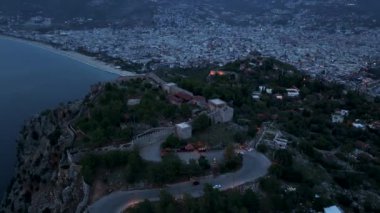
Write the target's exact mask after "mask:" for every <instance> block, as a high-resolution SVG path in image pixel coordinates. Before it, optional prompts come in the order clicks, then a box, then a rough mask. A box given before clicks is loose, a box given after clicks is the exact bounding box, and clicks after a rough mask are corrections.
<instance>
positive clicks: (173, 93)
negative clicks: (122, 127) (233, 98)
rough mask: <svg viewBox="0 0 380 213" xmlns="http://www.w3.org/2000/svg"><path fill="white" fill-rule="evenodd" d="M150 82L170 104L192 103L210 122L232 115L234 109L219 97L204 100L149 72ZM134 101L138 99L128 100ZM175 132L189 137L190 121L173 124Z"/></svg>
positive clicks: (184, 137)
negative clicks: (163, 93)
mask: <svg viewBox="0 0 380 213" xmlns="http://www.w3.org/2000/svg"><path fill="white" fill-rule="evenodd" d="M146 76H147V77H148V78H149V79H150V80H151V81H152V82H154V83H155V84H157V85H158V86H159V87H160V88H161V89H162V90H163V91H164V92H165V93H166V95H167V98H168V100H169V102H170V103H171V104H174V105H181V104H192V105H194V106H197V107H199V108H200V109H201V113H205V114H206V115H207V116H208V117H209V118H210V120H211V122H212V123H227V122H230V121H232V119H233V117H234V109H233V108H232V107H230V106H229V105H228V104H227V103H226V102H225V101H223V100H221V99H210V100H206V98H205V97H203V96H195V95H194V94H193V93H192V92H190V91H187V90H185V89H183V88H181V87H179V86H178V85H177V84H176V83H172V82H169V83H167V82H165V81H163V80H162V79H161V78H159V77H158V76H157V75H155V74H153V73H149V74H147V75H146ZM129 102H132V103H135V102H138V100H134V99H133V100H129V101H128V103H129ZM175 132H176V135H177V136H178V138H179V139H183V140H186V139H189V138H191V137H192V121H190V122H183V123H179V124H176V125H175Z"/></svg>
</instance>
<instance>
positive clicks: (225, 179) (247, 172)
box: [87, 151, 271, 213]
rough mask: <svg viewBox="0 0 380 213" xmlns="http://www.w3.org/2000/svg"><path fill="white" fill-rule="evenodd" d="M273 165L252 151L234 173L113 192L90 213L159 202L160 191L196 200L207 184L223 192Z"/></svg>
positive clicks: (254, 177) (119, 209) (91, 208)
mask: <svg viewBox="0 0 380 213" xmlns="http://www.w3.org/2000/svg"><path fill="white" fill-rule="evenodd" d="M270 164H271V162H270V160H269V159H268V158H266V157H265V156H264V155H263V154H261V153H259V152H256V151H251V152H246V153H245V154H244V155H243V166H242V168H241V169H240V170H238V171H237V172H235V173H227V174H224V175H220V176H217V177H212V176H207V177H203V178H201V179H200V184H199V185H198V186H193V185H192V182H190V181H189V182H183V183H177V184H172V185H168V186H167V187H164V188H161V189H147V190H137V191H118V192H114V193H111V194H109V195H107V196H104V197H103V198H101V199H99V200H98V201H96V202H95V203H93V204H92V205H90V206H89V207H88V209H87V210H88V211H89V212H90V213H98V212H99V213H104V212H121V211H123V210H124V209H126V208H127V207H129V206H132V205H134V204H136V203H139V202H141V201H143V200H145V199H148V200H152V201H154V200H158V197H159V194H160V191H161V190H166V191H168V192H170V193H171V194H172V195H173V196H175V197H180V196H182V195H183V194H185V193H186V194H190V195H192V196H193V197H199V196H202V194H203V187H204V184H206V183H209V184H211V185H215V184H220V185H222V188H221V190H226V189H229V188H233V187H236V186H239V185H241V184H244V183H246V182H250V181H254V180H256V179H258V178H259V177H262V176H264V175H265V174H266V173H267V170H268V168H269V166H270Z"/></svg>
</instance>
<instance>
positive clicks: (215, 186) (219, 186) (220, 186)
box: [212, 184, 222, 189]
mask: <svg viewBox="0 0 380 213" xmlns="http://www.w3.org/2000/svg"><path fill="white" fill-rule="evenodd" d="M212 188H213V189H221V188H222V185H220V184H215V185H214V186H213V187H212Z"/></svg>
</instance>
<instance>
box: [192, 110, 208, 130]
mask: <svg viewBox="0 0 380 213" xmlns="http://www.w3.org/2000/svg"><path fill="white" fill-rule="evenodd" d="M210 125H211V122H210V118H209V117H208V116H207V115H206V114H202V115H200V116H198V117H197V118H195V119H194V121H193V130H194V132H201V131H204V130H206V129H207V128H208V127H209V126H210Z"/></svg>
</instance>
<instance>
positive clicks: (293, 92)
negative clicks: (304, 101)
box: [286, 88, 300, 98]
mask: <svg viewBox="0 0 380 213" xmlns="http://www.w3.org/2000/svg"><path fill="white" fill-rule="evenodd" d="M286 92H287V95H288V97H291V98H295V97H298V96H299V95H300V91H299V89H296V88H291V89H286Z"/></svg>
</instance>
